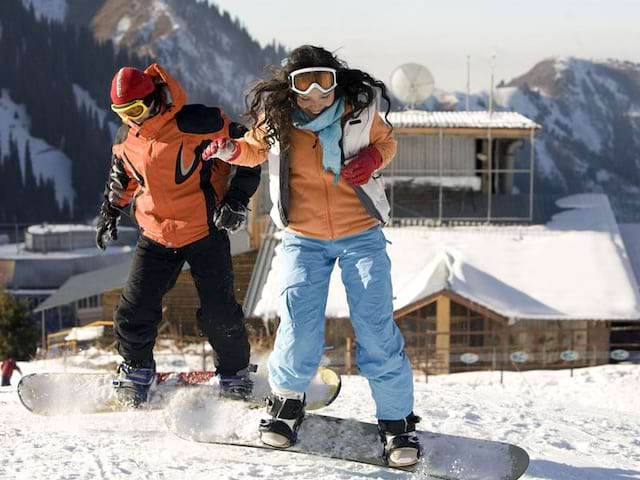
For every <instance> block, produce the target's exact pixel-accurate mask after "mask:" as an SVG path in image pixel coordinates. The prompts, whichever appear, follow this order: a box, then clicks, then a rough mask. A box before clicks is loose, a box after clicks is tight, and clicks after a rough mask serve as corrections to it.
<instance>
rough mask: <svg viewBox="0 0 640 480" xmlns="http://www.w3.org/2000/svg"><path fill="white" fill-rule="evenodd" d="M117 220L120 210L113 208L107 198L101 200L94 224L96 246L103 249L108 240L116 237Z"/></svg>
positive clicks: (118, 220) (118, 219)
mask: <svg viewBox="0 0 640 480" xmlns="http://www.w3.org/2000/svg"><path fill="white" fill-rule="evenodd" d="M119 222H120V211H119V210H118V209H116V208H114V207H113V206H112V205H111V203H109V201H108V200H105V201H104V202H102V205H101V206H100V214H99V218H98V223H97V224H96V246H97V247H98V248H99V249H100V250H105V249H106V248H107V243H109V241H110V240H117V239H118V223H119Z"/></svg>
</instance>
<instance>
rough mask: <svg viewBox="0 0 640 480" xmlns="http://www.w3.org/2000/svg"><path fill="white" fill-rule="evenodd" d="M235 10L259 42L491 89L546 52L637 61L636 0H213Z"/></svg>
mask: <svg viewBox="0 0 640 480" xmlns="http://www.w3.org/2000/svg"><path fill="white" fill-rule="evenodd" d="M209 1H211V2H212V3H215V4H217V5H218V6H219V7H220V8H221V9H222V10H226V11H228V12H229V13H230V14H231V16H232V17H239V18H240V19H241V21H242V24H243V25H244V26H245V27H246V28H247V30H248V31H249V33H250V34H251V35H252V36H253V37H254V38H255V39H257V40H258V41H259V42H260V43H261V44H265V43H269V42H271V41H273V39H276V40H278V42H280V43H281V44H283V45H284V46H285V47H287V48H294V47H296V46H298V45H300V44H303V43H312V44H316V45H321V46H323V47H325V48H328V49H330V50H337V53H338V55H339V56H340V57H342V58H343V59H344V60H346V61H347V62H348V63H349V64H350V65H351V66H353V67H357V68H361V69H364V70H367V71H369V72H370V73H372V74H374V75H375V76H377V77H378V78H380V79H382V80H384V81H385V82H388V80H389V76H390V74H391V72H392V71H393V69H394V68H395V67H396V66H398V65H399V64H401V63H405V62H417V63H422V64H424V65H426V66H427V67H428V68H429V69H430V70H431V72H432V73H433V75H434V77H435V81H436V86H437V87H439V88H442V89H445V90H454V89H456V90H461V91H464V90H465V88H466V82H467V80H466V79H467V74H466V71H467V55H470V63H471V88H472V90H480V89H486V88H488V86H489V84H490V75H491V63H492V61H491V57H492V55H494V54H495V56H496V60H495V77H496V83H497V82H499V81H500V80H501V79H505V80H509V79H511V78H513V77H515V76H518V75H520V74H523V73H525V72H526V71H527V70H529V69H530V68H531V67H532V66H533V65H535V64H536V63H537V62H538V61H540V60H542V59H544V58H547V57H550V56H568V55H571V56H578V57H584V58H597V59H604V58H618V59H623V60H631V61H634V62H640V0H530V1H523V0H441V1H431V0H423V1H420V0H386V1H384V2H383V1H380V0H369V1H366V0H317V1H314V0H312V1H304V0H209Z"/></svg>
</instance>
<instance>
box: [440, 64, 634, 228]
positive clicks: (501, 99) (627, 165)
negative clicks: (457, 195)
mask: <svg viewBox="0 0 640 480" xmlns="http://www.w3.org/2000/svg"><path fill="white" fill-rule="evenodd" d="M439 98H440V101H439V102H438V101H437V100H435V99H434V98H432V99H431V101H430V103H429V104H428V106H429V107H431V108H436V109H458V110H462V109H464V105H465V95H464V94H462V93H459V92H456V93H453V94H446V93H445V92H440V94H439ZM494 101H495V103H494V104H495V108H496V109H497V110H511V111H516V112H519V113H522V114H523V115H526V116H527V117H529V118H531V119H533V120H535V121H536V122H537V123H539V124H540V125H542V130H541V131H540V132H539V133H538V134H537V135H536V144H535V151H536V157H535V158H536V178H535V185H536V190H535V191H536V193H541V194H571V193H579V192H599V193H606V194H608V195H609V197H610V199H611V201H612V204H613V207H614V209H615V212H616V215H617V216H618V219H619V220H622V221H640V208H639V207H640V154H638V152H640V64H636V63H632V62H625V61H619V60H588V59H580V58H573V57H562V58H560V57H558V58H548V59H545V60H543V61H541V62H540V63H538V64H537V65H535V66H534V67H533V68H532V69H531V70H529V71H528V72H526V73H525V74H524V75H521V76H519V77H517V78H514V79H513V80H511V81H510V82H503V83H501V84H500V85H499V86H498V88H496V89H495V98H494ZM470 103H471V109H486V108H488V105H489V94H488V92H481V93H478V94H474V95H472V96H471V98H470ZM525 156H526V157H527V158H524V157H523V158H522V159H521V161H522V162H523V164H526V162H528V152H527V155H525Z"/></svg>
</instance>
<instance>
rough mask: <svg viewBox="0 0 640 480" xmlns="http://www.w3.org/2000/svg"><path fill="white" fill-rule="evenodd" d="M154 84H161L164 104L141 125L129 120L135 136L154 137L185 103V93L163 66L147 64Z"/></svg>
mask: <svg viewBox="0 0 640 480" xmlns="http://www.w3.org/2000/svg"><path fill="white" fill-rule="evenodd" d="M145 73H147V74H149V75H150V76H151V78H153V81H154V83H155V84H156V85H163V88H164V94H165V98H166V104H165V105H164V106H163V109H162V111H161V112H160V113H158V114H156V115H154V116H153V117H151V118H149V119H147V120H145V121H144V123H143V124H142V125H137V124H136V123H134V122H129V126H130V127H131V131H132V133H133V134H134V135H136V136H141V137H144V138H154V137H155V136H156V135H157V134H158V132H159V131H160V129H161V128H162V127H163V126H165V125H166V124H167V123H169V122H170V121H171V120H173V118H174V117H175V115H176V113H178V112H179V111H180V109H181V108H182V107H183V106H184V105H185V104H186V103H187V94H186V92H185V91H184V89H183V88H182V86H181V85H180V84H179V83H178V81H177V80H176V79H175V78H173V77H172V76H171V75H170V74H169V73H168V72H167V71H166V70H165V69H164V68H162V67H161V66H160V65H158V64H157V63H154V64H152V65H149V66H148V67H147V68H146V69H145Z"/></svg>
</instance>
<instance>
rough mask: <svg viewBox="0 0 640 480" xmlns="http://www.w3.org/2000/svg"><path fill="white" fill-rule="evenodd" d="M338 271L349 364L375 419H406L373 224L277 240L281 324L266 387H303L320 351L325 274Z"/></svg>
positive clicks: (407, 397)
mask: <svg viewBox="0 0 640 480" xmlns="http://www.w3.org/2000/svg"><path fill="white" fill-rule="evenodd" d="M336 260H337V261H338V263H339V265H340V269H341V271H342V282H343V284H344V286H345V291H346V294H347V301H348V304H349V311H350V314H351V323H352V325H353V330H354V332H355V337H356V362H357V365H358V369H359V370H360V373H361V374H362V375H363V376H364V377H366V378H367V380H368V381H369V386H370V387H371V393H372V395H373V399H374V401H375V403H376V417H377V418H379V419H383V420H399V419H403V418H405V417H406V416H407V415H408V414H409V413H411V411H412V410H413V374H412V371H411V365H410V363H409V360H408V358H407V356H406V354H405V352H404V340H403V338H402V334H401V333H400V329H399V328H398V326H397V325H396V323H395V321H394V319H393V303H392V299H393V292H392V287H391V262H390V260H389V257H388V256H387V251H386V239H385V237H384V234H383V233H382V228H381V227H379V226H377V227H374V228H371V229H369V230H366V231H365V232H362V233H359V234H357V235H353V236H349V237H344V238H340V239H338V240H317V239H313V238H308V237H303V236H300V235H295V234H292V233H289V232H285V233H284V235H283V239H282V264H281V269H282V272H281V276H282V278H281V279H282V290H281V292H282V293H281V297H280V326H279V328H278V332H277V336H276V341H275V345H274V349H273V352H272V353H271V355H270V357H269V382H270V384H271V388H274V389H287V390H293V391H295V392H304V391H305V390H306V389H307V387H308V386H309V384H310V382H311V379H312V378H313V377H314V375H315V373H316V370H317V368H318V365H319V364H320V360H321V358H322V354H323V351H324V341H325V339H324V333H325V332H324V329H325V308H326V304H327V296H328V290H329V280H330V277H331V271H332V270H333V267H334V265H335V263H336Z"/></svg>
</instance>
